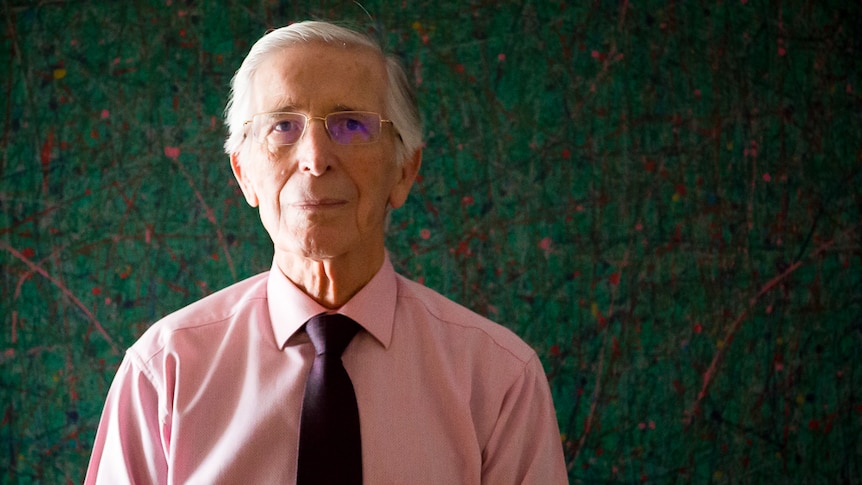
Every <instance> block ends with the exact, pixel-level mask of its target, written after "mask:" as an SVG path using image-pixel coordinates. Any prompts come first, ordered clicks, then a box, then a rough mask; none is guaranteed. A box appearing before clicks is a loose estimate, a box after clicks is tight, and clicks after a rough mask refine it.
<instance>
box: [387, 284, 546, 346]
mask: <svg viewBox="0 0 862 485" xmlns="http://www.w3.org/2000/svg"><path fill="white" fill-rule="evenodd" d="M398 297H399V299H402V298H403V299H405V300H409V301H412V302H413V303H415V304H417V305H418V306H417V308H421V309H422V310H423V311H425V312H427V314H428V315H430V316H431V317H432V318H433V319H434V321H435V322H437V323H438V324H439V325H441V326H442V327H444V328H445V329H446V330H447V331H449V332H454V333H455V334H458V335H460V336H463V337H467V336H469V335H473V336H476V335H478V336H479V337H480V340H482V341H485V342H486V344H487V345H492V346H495V347H498V348H499V349H500V350H503V351H505V352H507V353H509V354H512V355H513V356H514V357H515V358H517V359H518V360H520V361H523V362H526V361H528V360H530V359H532V358H533V356H534V355H535V351H534V350H533V349H532V347H530V346H529V345H527V343H526V342H524V341H523V340H522V339H521V338H520V337H519V336H518V335H517V334H515V332H513V331H512V330H510V329H509V328H507V327H505V326H503V325H501V324H499V323H496V322H494V321H492V320H490V319H489V318H487V317H484V316H482V315H480V314H478V313H476V312H475V311H473V310H470V309H469V308H467V307H465V306H463V305H461V304H459V303H457V302H455V301H453V300H451V299H449V298H447V297H446V296H444V295H442V294H440V293H438V292H437V291H435V290H433V289H431V288H428V287H427V286H424V285H422V284H420V283H417V282H415V281H411V280H410V279H408V278H405V277H404V276H401V275H398Z"/></svg>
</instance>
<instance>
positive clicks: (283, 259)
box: [276, 250, 385, 309]
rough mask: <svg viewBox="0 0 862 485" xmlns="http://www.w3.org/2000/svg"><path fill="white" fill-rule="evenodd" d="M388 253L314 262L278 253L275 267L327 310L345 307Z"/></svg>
mask: <svg viewBox="0 0 862 485" xmlns="http://www.w3.org/2000/svg"><path fill="white" fill-rule="evenodd" d="M384 258H385V251H383V250H381V251H380V252H379V255H377V256H373V257H362V258H357V257H351V256H350V255H347V256H341V257H337V258H333V259H321V260H314V259H309V258H304V257H300V256H297V255H295V254H290V253H278V252H277V253H276V265H277V266H278V268H279V269H280V270H281V272H282V273H284V275H285V276H286V277H287V279H289V280H290V281H291V282H293V284H295V285H296V286H297V287H298V288H299V289H300V290H302V291H303V292H304V293H305V294H307V295H308V296H310V297H311V298H312V299H314V301H316V302H317V303H319V304H321V305H323V306H324V307H326V308H330V309H336V308H340V307H342V306H344V304H345V303H347V302H348V301H349V300H350V299H351V298H353V296H354V295H355V294H356V293H358V292H359V290H361V289H362V288H363V287H364V286H365V285H366V284H367V283H368V282H369V281H371V279H372V278H373V277H374V275H375V274H377V272H378V271H379V270H380V267H381V266H382V265H383V260H384Z"/></svg>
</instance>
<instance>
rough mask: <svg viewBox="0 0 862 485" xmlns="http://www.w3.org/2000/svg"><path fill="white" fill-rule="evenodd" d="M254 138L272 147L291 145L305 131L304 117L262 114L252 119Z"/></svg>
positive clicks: (292, 114) (284, 114)
mask: <svg viewBox="0 0 862 485" xmlns="http://www.w3.org/2000/svg"><path fill="white" fill-rule="evenodd" d="M253 123H254V126H253V127H254V137H255V138H256V139H257V140H258V141H259V142H264V141H265V140H269V142H270V144H272V145H276V146H278V145H292V144H294V143H296V142H298V141H299V138H300V137H301V136H302V132H303V130H304V129H305V116H303V115H301V114H298V113H264V114H259V115H257V116H255V118H254V122H253Z"/></svg>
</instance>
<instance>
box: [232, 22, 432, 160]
mask: <svg viewBox="0 0 862 485" xmlns="http://www.w3.org/2000/svg"><path fill="white" fill-rule="evenodd" d="M311 42H324V43H327V44H336V43H338V44H341V45H344V46H346V47H363V48H368V49H371V50H373V51H374V52H377V53H379V54H380V57H381V58H382V59H383V60H384V61H385V64H386V74H387V78H388V87H387V90H386V98H385V101H384V103H385V105H384V110H385V113H382V115H383V116H384V117H388V118H389V119H390V120H392V124H393V126H394V127H395V129H396V130H398V133H399V135H400V138H401V142H400V143H399V144H398V145H397V148H396V160H397V161H398V163H399V164H402V163H403V162H404V160H405V158H406V157H408V156H411V155H412V154H413V153H414V152H415V151H416V150H417V149H419V147H420V146H421V145H422V120H421V119H420V117H419V109H418V107H417V105H416V92H415V91H414V88H413V85H412V84H411V83H410V81H409V79H408V78H407V73H406V72H405V71H404V67H403V66H402V65H401V63H400V62H399V60H398V58H397V57H395V56H393V55H386V54H385V53H384V52H383V49H382V48H381V47H380V45H379V44H377V42H375V41H374V40H372V39H371V38H370V37H368V36H366V35H363V34H361V33H359V32H356V31H353V30H350V29H347V28H344V27H340V26H338V25H334V24H331V23H328V22H318V21H306V22H299V23H295V24H292V25H289V26H287V27H282V28H279V29H276V30H273V31H271V32H269V33H268V34H266V35H264V36H263V37H261V38H260V39H259V40H258V41H257V42H256V43H255V44H254V45H253V46H252V47H251V50H250V51H249V53H248V56H246V58H245V60H244V61H243V62H242V65H240V67H239V69H238V70H237V71H236V74H235V75H234V77H233V79H232V80H231V92H230V96H229V98H228V102H227V107H226V108H225V122H226V124H227V128H228V136H227V139H226V140H225V144H224V149H225V151H226V152H227V153H228V154H232V153H236V152H239V150H240V149H241V148H242V145H243V142H244V141H245V140H246V138H248V136H247V135H248V133H247V131H248V127H247V126H245V125H244V123H245V122H246V121H247V120H249V119H251V117H252V115H253V114H254V113H252V112H251V110H252V107H251V87H252V83H253V81H254V76H255V74H256V73H257V70H258V68H259V67H260V66H261V65H262V64H263V62H264V61H265V59H266V58H267V57H268V56H269V55H270V54H273V53H276V52H278V51H279V50H282V49H284V48H286V47H291V46H295V45H297V44H307V43H311Z"/></svg>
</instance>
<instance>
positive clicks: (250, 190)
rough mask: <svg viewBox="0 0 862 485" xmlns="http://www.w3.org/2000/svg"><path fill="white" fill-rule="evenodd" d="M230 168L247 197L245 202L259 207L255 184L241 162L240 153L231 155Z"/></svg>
mask: <svg viewBox="0 0 862 485" xmlns="http://www.w3.org/2000/svg"><path fill="white" fill-rule="evenodd" d="M230 168H231V170H233V176H234V177H236V181H237V183H238V184H239V188H240V189H242V193H243V195H245V201H246V202H248V205H250V206H252V207H257V206H258V204H259V203H260V201H259V200H258V198H257V192H255V190H254V184H253V183H252V181H251V179H250V178H249V174H248V171H247V170H246V167H244V166H243V164H242V163H241V162H240V160H239V153H238V152H233V153H231V154H230Z"/></svg>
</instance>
